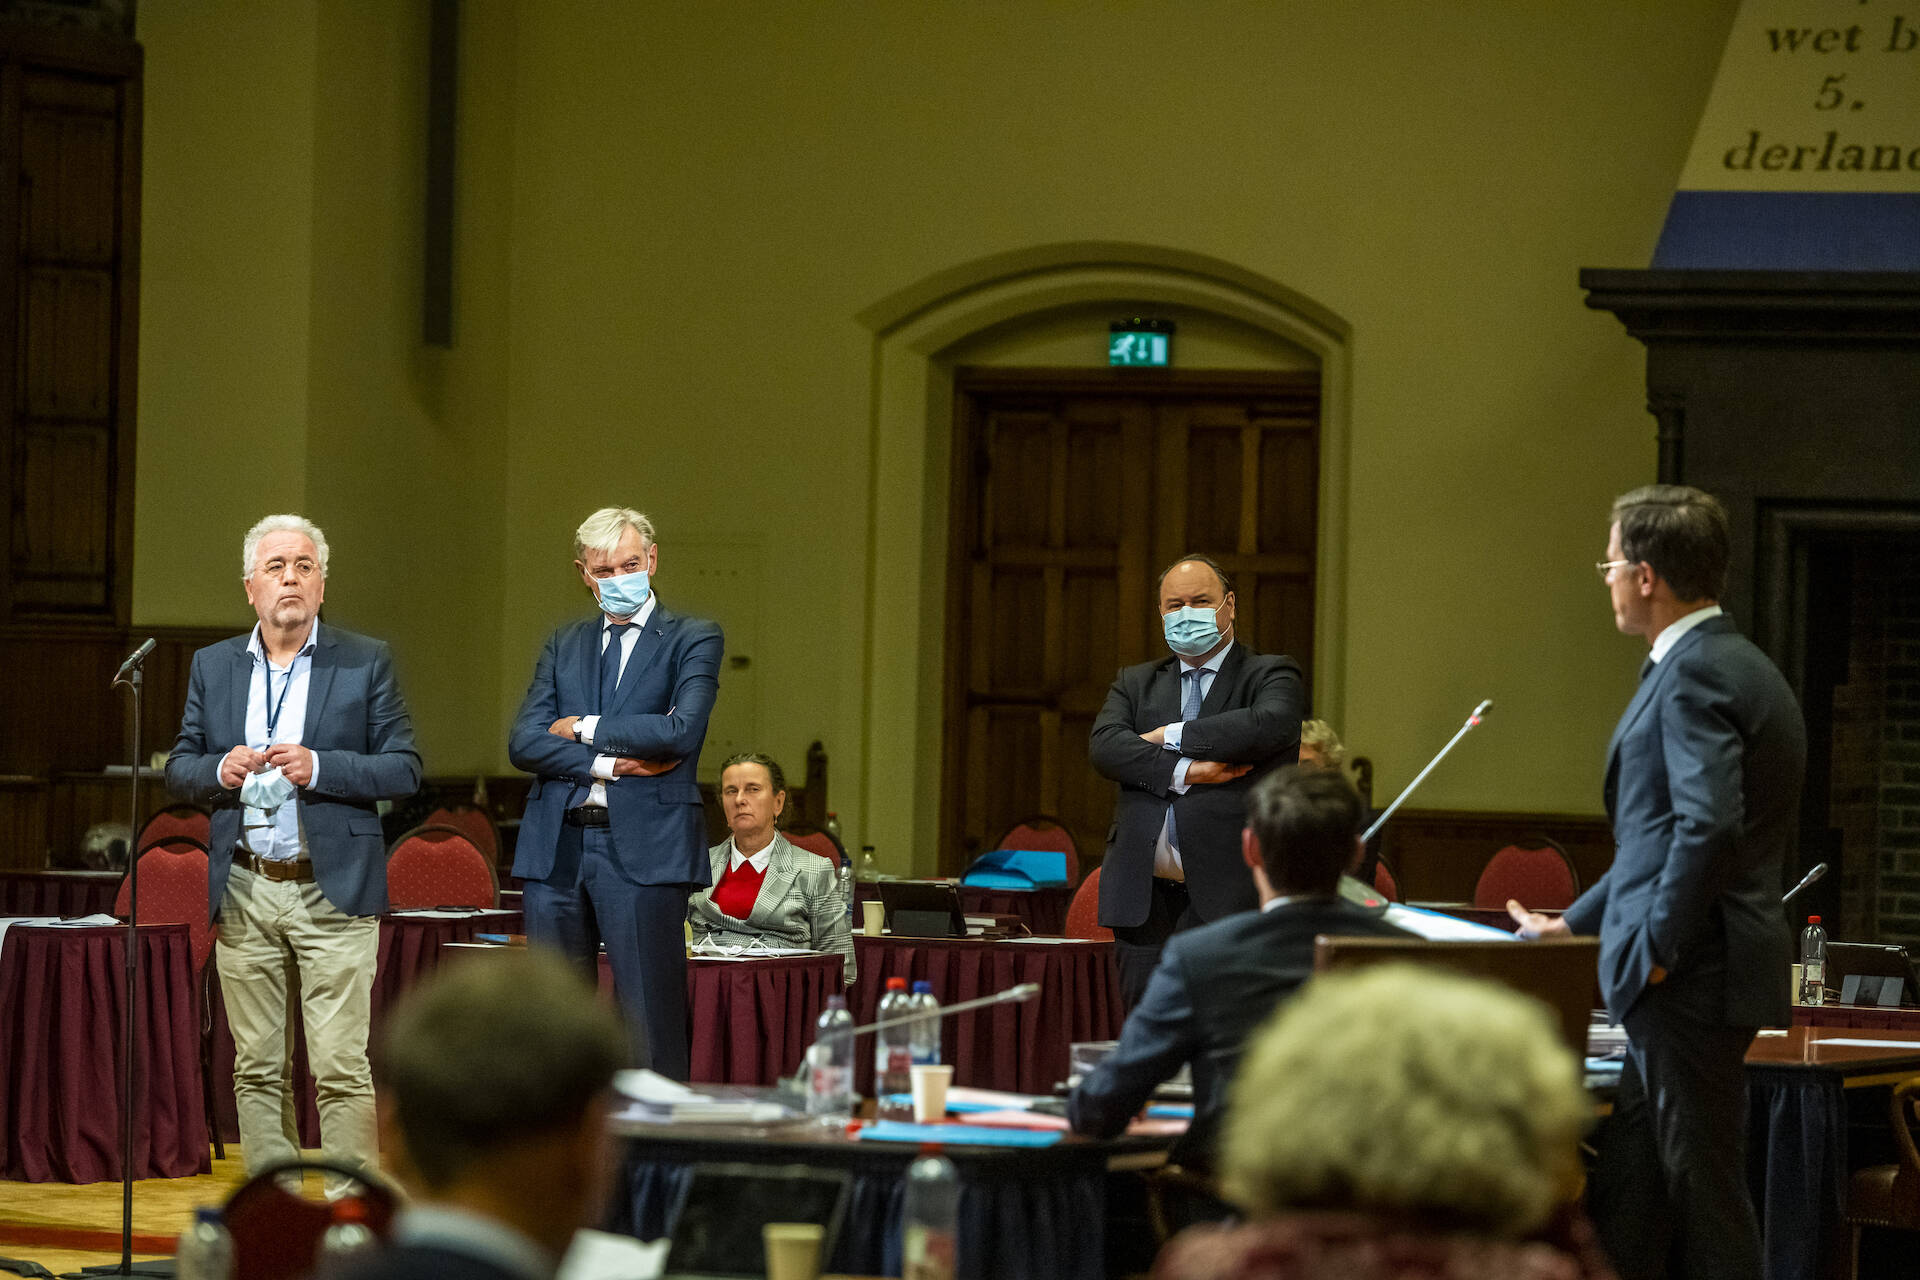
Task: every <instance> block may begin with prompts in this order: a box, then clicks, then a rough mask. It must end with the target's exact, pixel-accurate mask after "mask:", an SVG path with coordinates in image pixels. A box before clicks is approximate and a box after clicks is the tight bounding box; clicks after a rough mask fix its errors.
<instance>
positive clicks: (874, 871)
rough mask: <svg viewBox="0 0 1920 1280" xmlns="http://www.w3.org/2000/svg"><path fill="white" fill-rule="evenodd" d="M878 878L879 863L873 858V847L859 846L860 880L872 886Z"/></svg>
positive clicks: (867, 845) (868, 845)
mask: <svg viewBox="0 0 1920 1280" xmlns="http://www.w3.org/2000/svg"><path fill="white" fill-rule="evenodd" d="M879 878H880V863H879V862H878V861H877V860H875V858H874V856H873V846H872V845H870V844H863V845H861V846H860V879H861V880H862V881H864V882H865V883H867V884H872V883H873V882H874V881H875V880H878V879H879Z"/></svg>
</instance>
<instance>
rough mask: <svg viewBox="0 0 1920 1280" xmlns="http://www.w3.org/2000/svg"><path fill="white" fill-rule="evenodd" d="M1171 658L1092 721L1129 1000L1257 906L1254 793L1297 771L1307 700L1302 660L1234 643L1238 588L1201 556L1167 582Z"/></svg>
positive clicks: (1128, 673) (1112, 696)
mask: <svg viewBox="0 0 1920 1280" xmlns="http://www.w3.org/2000/svg"><path fill="white" fill-rule="evenodd" d="M1156 591H1157V596H1158V607H1159V610H1160V618H1161V627H1162V630H1163V631H1164V633H1165V635H1166V638H1167V646H1168V647H1169V648H1170V649H1172V650H1173V654H1172V655H1171V656H1169V657H1166V658H1162V659H1160V660H1158V661H1156V662H1143V663H1141V664H1139V665H1138V666H1132V667H1128V668H1126V669H1125V670H1123V671H1121V672H1120V675H1119V677H1118V678H1117V679H1116V680H1114V682H1113V687H1112V688H1111V689H1109V690H1108V691H1107V701H1106V705H1105V706H1103V707H1102V708H1101V709H1100V715H1099V716H1098V718H1096V719H1095V720H1094V722H1093V738H1092V743H1091V746H1090V748H1089V752H1088V755H1089V758H1090V759H1091V760H1092V762H1093V767H1094V768H1095V769H1096V770H1098V771H1099V772H1100V774H1101V775H1102V776H1103V777H1107V778H1111V779H1113V781H1114V782H1116V783H1118V784H1119V787H1120V794H1119V800H1118V803H1117V804H1116V806H1115V809H1114V819H1113V829H1112V830H1111V831H1110V832H1109V833H1108V836H1107V856H1106V861H1105V862H1103V863H1102V864H1101V869H1100V923H1101V924H1103V925H1105V926H1107V927H1108V928H1109V929H1112V930H1113V934H1114V956H1115V959H1116V960H1117V961H1118V963H1119V966H1120V987H1121V992H1122V994H1123V995H1124V996H1125V997H1126V1000H1127V1003H1128V1004H1129V1005H1132V1004H1134V1003H1136V1002H1137V1001H1138V1000H1139V999H1140V997H1141V996H1142V994H1144V993H1145V991H1146V987H1147V980H1148V979H1149V978H1150V977H1152V975H1153V970H1154V966H1155V965H1156V964H1158V963H1159V960H1160V949H1161V948H1162V947H1163V946H1165V945H1166V941H1167V939H1168V938H1170V937H1172V936H1173V934H1174V933H1176V932H1178V931H1179V930H1181V929H1187V928H1191V927H1193V926H1194V925H1196V924H1202V923H1205V922H1207V921H1211V920H1218V919H1220V918H1221V917H1223V916H1228V915H1231V914H1233V913H1234V912H1236V911H1251V910H1252V909H1253V908H1254V906H1255V905H1256V899H1255V897H1254V889H1253V878H1252V877H1251V876H1250V875H1249V874H1248V872H1247V867H1246V864H1245V863H1244V862H1243V861H1242V860H1241V856H1240V831H1241V827H1242V824H1243V822H1244V820H1245V817H1246V798H1247V791H1248V789H1249V788H1250V787H1251V786H1252V785H1253V784H1254V783H1255V782H1257V781H1259V779H1260V778H1261V777H1263V776H1264V775H1265V774H1267V773H1270V772H1271V771H1273V770H1274V769H1277V768H1279V767H1280V766H1281V765H1284V764H1292V763H1293V762H1294V760H1295V758H1296V756H1297V754H1298V751H1299V746H1300V719H1301V715H1302V713H1303V712H1304V710H1305V708H1306V691H1305V689H1304V687H1303V686H1302V684H1301V680H1300V667H1299V665H1298V664H1297V663H1295V662H1294V660H1293V659H1292V658H1287V657H1281V656H1277V655H1270V654H1260V653H1251V652H1249V651H1248V650H1247V648H1246V647H1245V646H1244V645H1240V644H1236V643H1235V642H1234V638H1233V610H1234V599H1233V584H1232V582H1230V581H1229V580H1228V578H1227V575H1226V572H1225V571H1224V570H1222V569H1221V568H1220V566H1219V565H1217V564H1215V563H1214V562H1213V561H1212V560H1210V559H1208V558H1207V557H1206V556H1202V555H1191V556H1187V557H1186V558H1184V559H1182V560H1180V561H1178V562H1176V563H1175V564H1173V565H1171V566H1170V567H1169V568H1168V569H1167V570H1166V571H1165V572H1164V573H1162V574H1161V575H1160V581H1159V583H1158V585H1157V588H1156Z"/></svg>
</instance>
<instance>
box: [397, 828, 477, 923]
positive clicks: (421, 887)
mask: <svg viewBox="0 0 1920 1280" xmlns="http://www.w3.org/2000/svg"><path fill="white" fill-rule="evenodd" d="M499 897H500V885H499V882H498V881H497V880H496V879H495V878H494V872H493V863H492V862H491V861H490V860H489V859H488V858H487V856H486V855H485V854H483V853H481V852H480V850H479V849H477V848H475V847H474V843H473V841H471V840H469V839H468V838H467V835H466V833H465V832H463V831H456V830H455V829H454V828H452V827H439V826H421V827H415V828H414V829H413V830H411V831H409V832H407V834H405V835H403V836H401V837H400V838H399V839H398V840H396V841H394V842H393V848H392V849H391V850H390V851H388V853H387V900H388V902H389V904H390V905H391V906H392V908H393V909H394V910H395V911H416V910H420V909H423V908H432V907H492V906H493V905H494V904H495V903H496V902H497V901H499Z"/></svg>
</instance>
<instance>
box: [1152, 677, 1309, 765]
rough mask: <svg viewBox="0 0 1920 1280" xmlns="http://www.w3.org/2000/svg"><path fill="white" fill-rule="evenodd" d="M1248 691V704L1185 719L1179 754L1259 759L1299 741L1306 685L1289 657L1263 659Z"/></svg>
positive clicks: (1248, 760) (1229, 759) (1243, 760)
mask: <svg viewBox="0 0 1920 1280" xmlns="http://www.w3.org/2000/svg"><path fill="white" fill-rule="evenodd" d="M1262 667H1263V670H1261V671H1260V673H1259V674H1258V675H1257V676H1255V677H1254V679H1253V684H1252V687H1251V688H1250V689H1249V690H1248V697H1247V705H1245V706H1244V707H1235V708H1234V709H1233V710H1231V711H1221V712H1218V713H1216V714H1214V715H1210V716H1201V717H1199V718H1198V719H1194V720H1189V721H1187V724H1186V727H1185V728H1184V729H1182V730H1181V731H1180V754H1181V755H1183V756H1186V757H1187V758H1189V759H1192V760H1219V761H1222V762H1224V763H1226V764H1260V763H1261V762H1263V761H1266V760H1271V759H1272V758H1273V757H1275V756H1277V755H1279V754H1280V753H1281V752H1283V751H1285V750H1287V749H1288V748H1289V747H1293V746H1296V745H1298V744H1299V742H1300V721H1301V719H1302V718H1303V717H1304V715H1305V714H1306V709H1307V694H1306V688H1305V686H1304V685H1303V684H1302V683H1301V681H1300V668H1299V667H1298V666H1296V665H1295V664H1294V662H1293V660H1292V659H1291V658H1279V659H1276V660H1274V661H1272V662H1267V663H1263V664H1262Z"/></svg>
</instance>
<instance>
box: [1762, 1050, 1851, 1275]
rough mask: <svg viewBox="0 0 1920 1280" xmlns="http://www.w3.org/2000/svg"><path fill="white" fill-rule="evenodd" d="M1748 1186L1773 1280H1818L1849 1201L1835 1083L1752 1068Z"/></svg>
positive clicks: (1842, 1098)
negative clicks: (1757, 1216) (1758, 1218)
mask: <svg viewBox="0 0 1920 1280" xmlns="http://www.w3.org/2000/svg"><path fill="white" fill-rule="evenodd" d="M1747 1185H1748V1187H1749V1189H1750V1190H1751V1191H1752V1193H1753V1207H1754V1209H1755V1211H1756V1212H1757V1213H1758V1214H1759V1215H1760V1230H1761V1235H1762V1237H1763V1238H1762V1241H1761V1244H1762V1247H1763V1256H1764V1257H1765V1258H1766V1260H1767V1275H1768V1280H1817V1277H1820V1276H1823V1275H1825V1274H1826V1273H1827V1260H1828V1258H1829V1257H1831V1256H1832V1252H1833V1250H1834V1249H1836V1248H1837V1247H1838V1243H1839V1239H1840V1227H1841V1223H1842V1220H1843V1215H1844V1213H1845V1203H1846V1194H1847V1102H1846V1091H1845V1089H1843V1088H1842V1087H1841V1083H1840V1079H1839V1077H1838V1076H1833V1075H1814V1074H1811V1073H1808V1072H1805V1071H1769V1070H1766V1069H1765V1068H1760V1067H1748V1068H1747Z"/></svg>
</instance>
